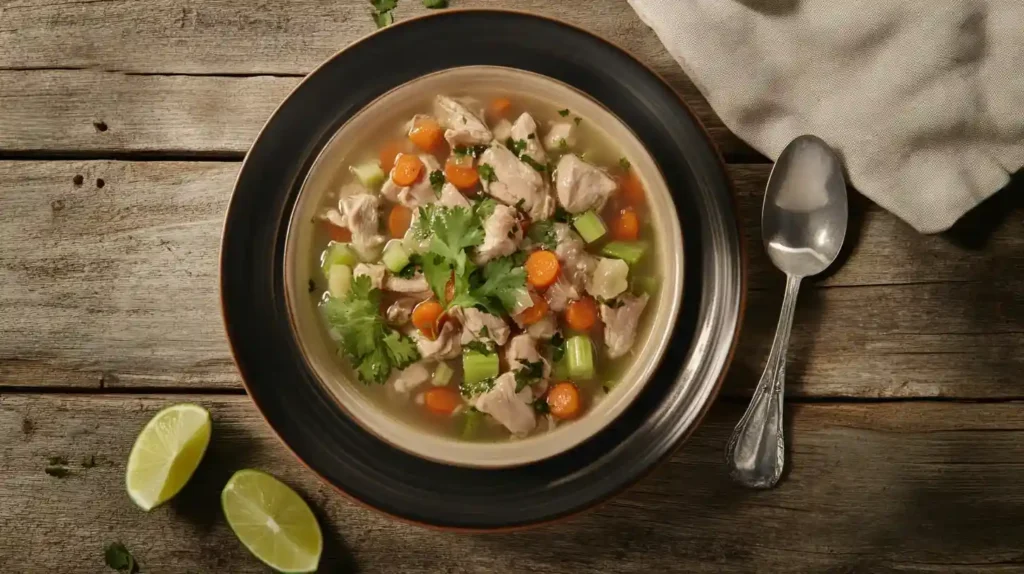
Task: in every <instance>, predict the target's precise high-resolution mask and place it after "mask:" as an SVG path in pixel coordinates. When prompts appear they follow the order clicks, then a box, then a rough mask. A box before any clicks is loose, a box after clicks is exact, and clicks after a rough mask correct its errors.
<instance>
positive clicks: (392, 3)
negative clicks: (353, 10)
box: [370, 0, 398, 12]
mask: <svg viewBox="0 0 1024 574" xmlns="http://www.w3.org/2000/svg"><path fill="white" fill-rule="evenodd" d="M370 4H371V5H372V6H373V9H374V10H376V11H378V12H387V11H389V10H394V9H395V8H397V7H398V0H370Z"/></svg>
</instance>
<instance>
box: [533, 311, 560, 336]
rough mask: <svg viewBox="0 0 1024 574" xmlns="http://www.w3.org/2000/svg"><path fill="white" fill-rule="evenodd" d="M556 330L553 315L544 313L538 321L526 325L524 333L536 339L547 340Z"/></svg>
mask: <svg viewBox="0 0 1024 574" xmlns="http://www.w3.org/2000/svg"><path fill="white" fill-rule="evenodd" d="M557 332H558V323H557V322H556V321H555V316H554V315H545V316H544V318H542V319H541V320H540V321H537V322H536V323H532V324H530V325H527V326H526V334H527V335H529V336H531V337H533V338H534V339H537V340H538V341H547V340H549V339H551V337H554V336H555V333H557Z"/></svg>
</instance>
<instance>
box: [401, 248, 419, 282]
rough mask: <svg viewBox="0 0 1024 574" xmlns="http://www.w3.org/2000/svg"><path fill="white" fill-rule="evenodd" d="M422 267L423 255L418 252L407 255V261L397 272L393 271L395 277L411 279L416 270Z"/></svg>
mask: <svg viewBox="0 0 1024 574" xmlns="http://www.w3.org/2000/svg"><path fill="white" fill-rule="evenodd" d="M422 267H423V257H422V256H421V255H420V254H419V253H413V254H412V255H410V256H409V263H408V265H406V266H405V267H402V270H401V271H399V272H398V273H395V276H396V277H401V278H402V279H412V278H413V277H415V276H416V272H417V271H419V270H420V269H422Z"/></svg>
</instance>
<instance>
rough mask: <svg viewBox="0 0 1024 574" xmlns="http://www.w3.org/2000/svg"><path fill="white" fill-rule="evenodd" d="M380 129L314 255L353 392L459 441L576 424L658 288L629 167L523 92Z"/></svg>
mask: <svg viewBox="0 0 1024 574" xmlns="http://www.w3.org/2000/svg"><path fill="white" fill-rule="evenodd" d="M379 125H380V129H378V130H376V131H374V133H371V134H367V137H366V138H365V140H362V141H360V142H359V144H358V145H356V146H355V147H354V149H355V150H356V151H354V152H353V153H350V154H348V155H347V156H346V157H345V158H344V159H343V160H342V161H341V162H340V164H337V166H336V169H335V171H334V172H333V174H332V177H331V180H330V184H329V185H328V186H327V187H328V189H329V190H330V191H329V192H328V193H324V194H323V197H322V198H321V204H320V208H319V209H318V212H317V213H318V216H317V218H316V220H315V223H316V232H315V238H314V245H315V248H314V249H313V250H312V252H310V253H309V257H310V260H311V261H310V263H311V268H313V269H320V270H321V272H322V274H321V275H320V276H319V277H314V278H312V279H311V280H310V289H309V292H310V295H309V296H310V297H311V298H312V301H311V303H312V304H316V305H318V306H319V308H320V310H321V312H322V318H323V321H322V324H323V330H324V331H323V332H324V336H327V337H331V338H332V339H333V340H334V341H335V342H337V345H338V360H339V362H341V363H342V364H343V365H345V367H346V368H347V369H348V370H349V372H350V373H351V375H352V376H351V380H352V381H353V384H355V385H358V386H359V388H360V391H361V392H362V393H364V394H365V395H366V396H367V397H369V398H370V399H371V400H372V401H374V402H375V403H376V404H377V405H379V407H380V408H381V409H382V410H384V411H386V412H388V413H390V414H391V415H392V416H394V417H395V418H397V419H400V420H402V421H404V422H406V423H409V424H411V425H413V426H415V427H417V428H420V429H422V430H424V431H427V432H432V433H436V434H439V435H442V436H448V437H456V438H459V439H462V440H470V441H500V440H509V439H510V438H521V437H525V436H528V435H531V434H537V433H542V432H547V431H550V430H552V429H554V428H556V427H557V426H559V425H562V424H568V423H571V421H573V420H576V419H578V418H579V417H582V416H586V413H587V412H588V410H589V409H591V408H592V407H593V406H594V405H595V404H597V403H598V402H599V401H601V400H602V398H603V397H604V395H605V394H606V393H607V392H608V390H610V389H611V388H612V387H613V386H614V385H615V384H616V383H617V382H618V381H619V378H620V377H621V376H622V374H623V373H624V372H625V371H626V370H627V369H628V367H629V366H630V365H631V363H632V362H633V360H634V357H635V355H636V352H637V349H635V348H634V347H635V346H636V345H634V342H636V341H643V340H644V339H645V336H644V335H643V334H644V333H645V332H646V330H647V329H648V328H649V324H650V322H651V318H650V317H649V315H651V313H649V312H646V311H649V309H648V307H649V305H648V301H649V300H650V299H651V298H653V297H655V294H656V292H657V290H658V287H659V277H658V273H657V265H656V262H657V261H658V257H657V256H656V253H657V251H656V250H657V249H658V246H657V245H656V237H657V236H656V234H655V230H654V229H653V227H652V223H651V218H650V214H649V213H648V211H647V202H646V198H645V190H644V188H643V185H642V184H641V182H640V179H639V177H637V175H636V174H635V173H634V172H633V170H632V168H631V164H630V161H629V158H627V157H624V156H622V154H621V152H620V150H619V148H618V146H616V144H615V142H614V141H611V139H610V138H609V137H608V136H607V135H606V134H605V133H604V132H603V131H602V130H600V129H598V128H597V127H596V126H594V125H591V124H590V123H588V121H587V119H586V118H584V117H580V116H578V115H576V114H575V113H574V112H573V110H570V109H566V108H563V107H560V106H559V105H558V103H557V102H548V101H544V100H541V99H539V98H535V97H532V96H530V95H527V94H520V93H517V94H509V93H507V92H498V91H488V90H474V91H472V92H469V93H466V92H459V91H457V90H453V91H450V92H446V93H444V94H424V95H423V96H422V98H418V99H410V100H408V101H407V102H406V103H405V104H404V105H403V106H402V107H401V108H396V109H393V110H389V113H388V114H387V116H386V117H382V118H381V119H380V124H379ZM637 344H638V343H637Z"/></svg>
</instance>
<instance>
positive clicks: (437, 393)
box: [423, 387, 462, 415]
mask: <svg viewBox="0 0 1024 574" xmlns="http://www.w3.org/2000/svg"><path fill="white" fill-rule="evenodd" d="M461 404H462V397H461V396H459V391H456V390H455V389H453V388H452V387H433V388H431V389H430V390H429V391H427V392H425V393H423V405H424V406H426V407H427V410H429V411H430V412H432V413H434V414H438V415H450V414H452V413H453V412H455V409H457V408H459V405H461Z"/></svg>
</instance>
